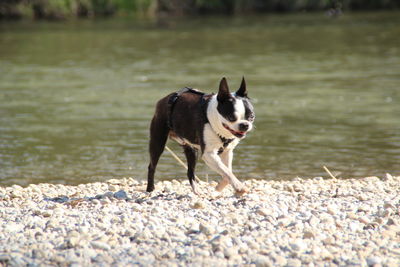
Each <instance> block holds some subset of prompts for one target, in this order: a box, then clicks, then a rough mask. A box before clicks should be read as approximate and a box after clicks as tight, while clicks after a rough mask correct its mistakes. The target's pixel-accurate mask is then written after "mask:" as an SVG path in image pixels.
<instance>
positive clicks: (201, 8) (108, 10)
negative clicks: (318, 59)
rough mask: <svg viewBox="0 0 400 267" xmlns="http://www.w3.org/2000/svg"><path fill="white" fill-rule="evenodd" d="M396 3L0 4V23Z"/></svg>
mask: <svg viewBox="0 0 400 267" xmlns="http://www.w3.org/2000/svg"><path fill="white" fill-rule="evenodd" d="M399 7H400V2H399V1H398V0H1V1H0V19H16V18H22V17H32V18H35V19H66V18H71V17H97V16H110V15H115V14H125V15H126V14H144V15H157V16H158V15H160V14H170V15H190V14H210V13H222V14H238V13H255V12H257V13H261V12H297V11H314V10H327V11H328V10H331V11H332V10H333V11H335V12H336V11H337V12H341V11H342V10H366V9H367V10H368V9H369V10H371V9H393V8H399Z"/></svg>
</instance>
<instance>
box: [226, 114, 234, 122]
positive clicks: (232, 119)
mask: <svg viewBox="0 0 400 267" xmlns="http://www.w3.org/2000/svg"><path fill="white" fill-rule="evenodd" d="M227 119H228V121H230V122H234V121H236V116H235V115H230V116H228V118H227Z"/></svg>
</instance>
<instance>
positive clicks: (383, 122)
mask: <svg viewBox="0 0 400 267" xmlns="http://www.w3.org/2000/svg"><path fill="white" fill-rule="evenodd" d="M243 75H244V76H245V77H246V80H247V85H248V90H249V95H250V97H251V98H252V100H253V103H254V106H255V110H256V128H255V130H254V131H253V132H252V133H250V134H249V135H248V137H247V138H246V139H245V140H243V141H242V142H241V144H240V145H239V146H238V147H237V149H236V152H235V154H234V157H235V158H234V171H235V173H236V174H237V176H238V177H239V178H240V179H248V178H263V179H288V178H293V177H296V176H300V177H305V178H306V177H315V176H325V177H327V174H326V173H325V171H324V170H323V168H322V166H324V165H325V166H327V167H328V168H329V169H330V170H331V171H332V172H333V173H334V174H335V175H337V176H338V177H362V176H371V175H378V176H382V175H384V174H385V173H386V172H389V173H392V174H397V175H399V174H400V121H399V118H400V103H399V102H400V13H398V12H397V13H396V12H390V13H360V14H344V15H343V16H341V17H339V18H329V17H326V16H325V15H324V14H301V15H263V16H247V17H209V18H194V19H193V18H192V19H174V20H166V21H161V22H154V21H151V20H146V21H144V20H132V19H110V20H82V21H79V20H78V21H71V22H63V23H59V22H53V23H51V22H27V21H25V22H17V23H5V22H3V23H1V24H0V184H1V185H11V184H20V185H26V184H29V183H39V182H54V183H65V184H78V183H86V182H95V181H104V180H106V179H109V178H120V177H128V176H130V177H135V178H137V179H145V178H146V171H147V164H148V154H147V144H148V127H149V122H150V119H151V117H152V115H153V112H154V105H155V103H156V101H157V100H158V99H159V98H161V97H163V96H165V95H166V94H168V93H170V92H173V91H176V90H178V89H180V88H182V87H184V86H190V87H195V88H199V89H201V90H204V91H206V92H216V91H217V86H218V83H219V80H220V79H221V77H223V76H226V77H227V78H228V82H229V84H230V86H231V88H232V89H236V88H237V87H238V86H239V83H240V80H241V77H242V76H243ZM168 145H169V146H170V147H171V148H172V149H173V150H174V151H176V152H179V155H180V156H181V157H182V158H183V154H182V153H181V149H180V147H179V146H177V145H176V144H174V143H173V142H171V141H170V142H169V144H168ZM197 169H198V172H197V173H198V175H199V176H200V177H204V176H206V175H208V174H209V175H210V179H214V178H217V176H216V175H215V174H214V173H213V172H212V171H211V170H209V169H208V168H207V167H206V166H205V165H204V164H203V163H202V162H201V163H200V164H199V165H198V168H197ZM157 179H186V176H185V171H184V170H183V168H181V167H180V166H179V165H178V164H177V163H176V161H175V160H174V159H173V158H172V157H171V156H170V155H169V154H168V152H165V153H164V154H163V156H162V157H161V160H160V163H159V168H158V169H157V173H156V180H157Z"/></svg>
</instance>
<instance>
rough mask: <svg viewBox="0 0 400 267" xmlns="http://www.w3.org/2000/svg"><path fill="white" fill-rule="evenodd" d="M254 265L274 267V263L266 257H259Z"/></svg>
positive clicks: (257, 266)
mask: <svg viewBox="0 0 400 267" xmlns="http://www.w3.org/2000/svg"><path fill="white" fill-rule="evenodd" d="M254 264H255V265H256V267H272V266H274V264H273V263H272V261H271V260H270V259H269V258H268V257H266V256H264V255H257V256H256V257H255V259H254Z"/></svg>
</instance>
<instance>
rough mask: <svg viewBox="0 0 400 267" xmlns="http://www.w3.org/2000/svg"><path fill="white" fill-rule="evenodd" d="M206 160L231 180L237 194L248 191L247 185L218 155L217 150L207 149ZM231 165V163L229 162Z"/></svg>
mask: <svg viewBox="0 0 400 267" xmlns="http://www.w3.org/2000/svg"><path fill="white" fill-rule="evenodd" d="M203 160H204V162H205V163H206V164H207V165H208V166H209V167H210V168H211V169H213V170H214V171H216V172H217V173H219V174H220V175H221V176H222V177H224V178H223V179H226V178H225V177H227V179H228V180H229V182H230V183H231V185H232V186H233V188H234V189H235V191H236V193H237V194H244V193H245V192H247V189H246V187H245V186H244V185H243V184H242V183H241V182H240V181H239V180H238V179H237V178H236V176H235V175H234V174H233V173H232V171H231V170H230V169H229V168H228V167H227V166H226V165H225V164H224V163H223V162H222V160H221V158H220V157H219V156H218V154H217V151H206V152H204V154H203ZM228 165H229V164H228Z"/></svg>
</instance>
